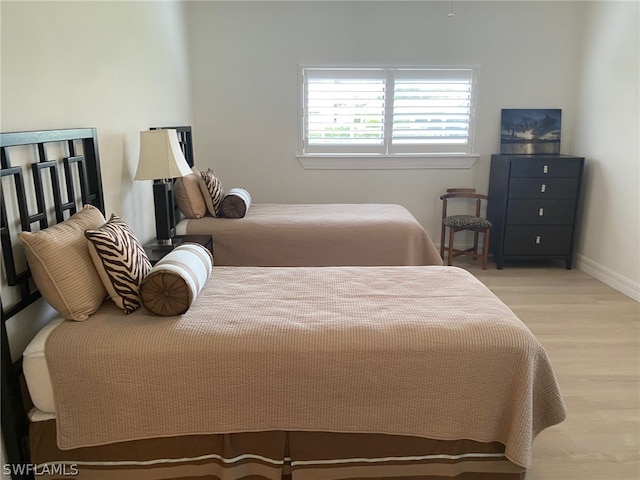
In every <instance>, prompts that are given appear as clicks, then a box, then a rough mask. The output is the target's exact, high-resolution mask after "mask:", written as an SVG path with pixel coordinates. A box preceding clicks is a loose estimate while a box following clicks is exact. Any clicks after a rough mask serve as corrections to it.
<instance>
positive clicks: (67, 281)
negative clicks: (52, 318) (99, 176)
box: [18, 205, 107, 321]
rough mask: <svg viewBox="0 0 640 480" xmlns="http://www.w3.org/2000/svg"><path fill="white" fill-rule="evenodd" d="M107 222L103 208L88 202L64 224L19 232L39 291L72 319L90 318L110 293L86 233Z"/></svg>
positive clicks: (63, 314) (61, 312)
mask: <svg viewBox="0 0 640 480" xmlns="http://www.w3.org/2000/svg"><path fill="white" fill-rule="evenodd" d="M105 221H106V220H105V218H104V216H103V215H102V212H100V210H98V209H97V208H96V207H94V206H92V205H86V206H84V207H83V209H82V210H80V211H79V212H77V213H75V214H74V215H72V216H71V217H69V218H68V219H67V220H65V221H64V222H62V223H58V224H57V225H52V226H51V227H49V228H45V229H44V230H40V231H38V232H20V233H19V234H18V238H20V241H21V242H22V243H23V245H24V247H25V253H26V256H27V262H28V263H29V268H30V269H31V275H32V276H33V281H34V282H35V284H36V286H37V287H38V290H40V293H41V294H42V296H43V297H44V299H45V300H46V301H47V302H49V304H50V305H51V306H52V307H53V308H55V309H56V310H57V311H58V312H59V313H60V315H62V316H63V317H64V318H66V319H68V320H78V321H82V320H86V319H87V318H89V315H91V314H92V313H94V312H95V311H96V310H97V309H98V308H100V305H102V301H103V300H104V298H105V297H106V296H107V292H106V290H105V288H104V286H103V285H102V281H101V280H100V276H99V275H98V272H97V271H96V268H95V267H94V266H93V261H92V260H91V255H90V254H89V246H88V244H87V239H86V238H85V236H84V232H85V230H88V229H92V228H99V227H100V226H101V225H103V224H104V223H105Z"/></svg>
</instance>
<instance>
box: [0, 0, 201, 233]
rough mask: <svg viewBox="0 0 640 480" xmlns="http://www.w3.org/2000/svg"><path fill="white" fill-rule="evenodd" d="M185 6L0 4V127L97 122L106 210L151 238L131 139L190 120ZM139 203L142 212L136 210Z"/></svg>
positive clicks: (147, 187)
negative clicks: (148, 130) (135, 178)
mask: <svg viewBox="0 0 640 480" xmlns="http://www.w3.org/2000/svg"><path fill="white" fill-rule="evenodd" d="M183 10H184V4H182V3H180V2H138V1H135V2H111V1H105V2H11V1H4V0H3V1H2V4H1V14H2V37H1V39H2V85H1V99H2V106H1V117H0V118H1V128H2V131H3V132H8V131H19V130H44V129H52V128H74V127H97V129H98V136H99V140H98V142H99V148H100V160H101V165H102V178H103V181H104V188H105V203H106V210H107V215H109V214H110V213H112V212H113V213H116V214H118V215H120V216H121V217H123V218H124V219H125V220H126V221H128V222H129V223H130V224H131V225H132V228H134V231H135V233H136V234H137V235H139V236H140V238H141V239H144V240H149V239H151V238H152V237H154V236H155V226H154V225H155V223H154V213H153V200H152V193H151V182H135V183H134V182H133V180H132V179H133V174H134V173H135V169H136V165H137V155H138V135H139V131H140V130H146V129H148V128H149V127H151V126H155V125H168V124H171V125H175V124H177V123H179V124H188V123H190V121H191V111H190V102H189V99H190V93H189V80H188V79H189V70H188V69H189V63H188V55H187V50H186V36H187V35H186V27H185V20H184V12H183ZM141 205H144V208H140V206H141Z"/></svg>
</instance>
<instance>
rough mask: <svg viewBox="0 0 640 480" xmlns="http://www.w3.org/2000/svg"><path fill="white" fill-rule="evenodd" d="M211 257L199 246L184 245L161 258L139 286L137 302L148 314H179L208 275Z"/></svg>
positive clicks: (198, 290) (194, 295) (211, 261)
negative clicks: (138, 299) (138, 300)
mask: <svg viewBox="0 0 640 480" xmlns="http://www.w3.org/2000/svg"><path fill="white" fill-rule="evenodd" d="M212 267H213V256H212V255H211V252H209V250H207V249H206V248H205V247H203V246H202V245H199V244H196V243H184V244H182V245H180V246H178V247H176V248H175V249H173V250H172V251H171V252H170V253H168V254H167V255H165V256H164V257H163V258H162V260H160V261H159V262H158V263H157V264H156V265H155V266H154V267H153V268H152V269H151V271H150V272H149V274H148V275H147V276H146V277H145V278H144V280H143V281H142V284H141V285H140V302H141V303H142V305H144V307H145V308H146V309H147V310H149V311H150V312H151V313H154V314H156V315H162V316H170V315H181V314H183V313H185V312H186V311H187V310H188V309H189V307H190V306H191V305H192V304H193V302H194V301H195V299H196V297H197V296H198V293H200V290H202V287H203V286H204V284H205V282H206V281H207V279H208V278H209V276H210V275H211V270H212Z"/></svg>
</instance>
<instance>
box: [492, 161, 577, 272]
mask: <svg viewBox="0 0 640 480" xmlns="http://www.w3.org/2000/svg"><path fill="white" fill-rule="evenodd" d="M583 167H584V158H582V157H573V156H570V155H492V156H491V175H490V178H489V203H488V205H487V218H488V219H489V220H490V221H491V222H492V223H493V228H492V229H491V235H490V238H491V240H490V244H489V251H490V253H491V254H492V255H493V256H494V258H495V260H496V263H497V267H498V268H499V269H501V268H502V267H503V265H504V261H505V260H510V259H511V260H535V259H540V260H542V259H544V260H548V259H553V258H562V259H564V260H565V264H566V267H567V268H568V269H570V268H571V266H572V262H573V245H574V232H575V220H576V211H577V208H578V193H579V192H580V183H581V180H582V170H583Z"/></svg>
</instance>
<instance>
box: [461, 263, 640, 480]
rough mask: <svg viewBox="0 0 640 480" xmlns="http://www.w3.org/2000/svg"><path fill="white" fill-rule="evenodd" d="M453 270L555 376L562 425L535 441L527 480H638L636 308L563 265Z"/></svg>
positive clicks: (639, 342)
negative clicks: (514, 318)
mask: <svg viewBox="0 0 640 480" xmlns="http://www.w3.org/2000/svg"><path fill="white" fill-rule="evenodd" d="M454 264H455V266H459V267H462V268H465V269H467V270H469V271H470V272H471V273H473V274H474V275H475V276H476V277H477V278H478V279H480V280H481V281H482V282H483V283H484V284H485V285H487V286H488V287H489V288H490V289H491V290H492V291H493V292H494V293H495V294H496V295H497V296H498V297H500V299H502V301H503V302H505V303H506V304H507V305H508V306H509V307H510V308H511V309H512V310H513V311H514V312H515V313H516V314H517V315H518V317H520V319H521V320H522V321H523V322H524V323H525V324H526V325H527V326H528V327H529V328H530V329H531V331H532V332H533V333H534V334H535V335H536V336H537V337H538V339H539V340H540V342H541V343H542V345H543V346H544V347H545V350H546V351H547V353H548V354H549V357H550V359H551V362H552V365H553V367H554V370H555V372H556V376H557V378H558V382H559V384H560V389H561V391H562V394H563V397H564V399H565V403H566V405H567V410H568V417H567V419H566V420H565V421H564V422H563V423H561V424H560V425H557V426H555V427H552V428H550V429H547V430H545V431H543V432H542V433H541V434H540V435H539V436H538V438H537V439H536V441H535V444H534V458H533V467H532V468H531V469H530V470H529V471H528V474H527V480H639V479H640V303H638V302H636V301H634V300H632V299H631V298H629V297H627V296H625V295H623V294H621V293H619V292H617V291H616V290H614V289H612V288H610V287H609V286H607V285H605V284H604V283H602V282H600V281H598V280H596V279H595V278H593V277H591V276H589V275H587V274H586V273H584V272H581V271H580V270H577V269H575V268H574V269H573V270H567V269H566V268H564V264H563V263H557V264H555V263H542V264H533V263H528V264H521V263H517V264H516V263H514V264H510V263H507V264H505V266H504V268H503V269H502V270H497V269H496V268H495V264H492V263H490V264H489V267H488V269H487V270H486V271H483V270H482V269H481V268H480V265H479V262H474V261H473V260H471V259H470V258H469V259H467V258H459V259H456V260H455V262H454Z"/></svg>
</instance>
